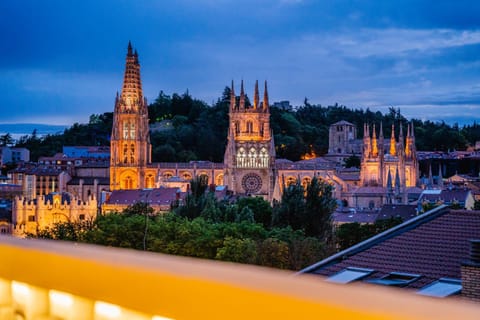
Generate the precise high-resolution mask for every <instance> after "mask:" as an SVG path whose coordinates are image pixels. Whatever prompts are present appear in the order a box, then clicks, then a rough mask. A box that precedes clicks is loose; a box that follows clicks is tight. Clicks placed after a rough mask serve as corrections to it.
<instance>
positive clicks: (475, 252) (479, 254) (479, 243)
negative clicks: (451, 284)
mask: <svg viewBox="0 0 480 320" xmlns="http://www.w3.org/2000/svg"><path fill="white" fill-rule="evenodd" d="M470 259H471V260H472V262H474V263H479V264H480V240H470Z"/></svg>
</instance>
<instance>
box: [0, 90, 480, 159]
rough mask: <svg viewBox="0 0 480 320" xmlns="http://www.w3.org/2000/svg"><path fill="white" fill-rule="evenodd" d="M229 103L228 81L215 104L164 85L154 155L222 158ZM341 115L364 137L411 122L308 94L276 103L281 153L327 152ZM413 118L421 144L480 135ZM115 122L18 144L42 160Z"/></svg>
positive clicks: (443, 145)
mask: <svg viewBox="0 0 480 320" xmlns="http://www.w3.org/2000/svg"><path fill="white" fill-rule="evenodd" d="M247 98H248V97H247ZM229 103H230V88H228V87H226V88H225V89H224V91H223V93H222V95H221V97H220V98H219V99H218V100H217V102H216V103H214V104H213V105H211V106H209V105H208V104H206V103H205V102H203V101H200V100H198V99H195V98H193V97H192V96H190V95H189V94H188V92H186V93H184V94H182V95H179V94H176V93H174V94H172V95H171V96H169V95H167V94H165V93H164V92H163V91H161V92H160V94H159V96H158V97H157V99H155V101H154V102H153V103H152V104H150V106H149V115H150V122H151V123H152V124H153V123H157V124H158V123H160V124H162V123H164V124H165V126H160V129H158V130H155V131H153V132H152V134H151V141H152V146H153V155H152V157H153V160H154V161H155V162H161V161H190V160H211V161H215V162H221V161H222V160H223V155H224V151H225V145H226V136H227V129H228V107H229ZM247 104H248V99H247ZM340 120H346V121H349V122H351V123H353V124H355V125H356V126H357V128H358V137H359V138H361V137H362V136H363V130H362V129H361V128H363V124H364V123H376V124H377V125H378V124H379V123H380V122H381V123H382V124H383V129H384V135H385V136H386V137H389V136H390V130H391V125H392V123H395V125H396V126H397V128H398V124H399V123H400V122H402V123H403V124H404V126H405V123H406V121H407V119H405V118H404V117H403V116H402V115H401V113H400V110H398V109H395V108H390V109H389V112H388V113H386V114H382V113H381V112H379V111H377V112H372V111H370V110H369V109H368V108H367V109H355V110H352V109H349V108H347V107H345V106H339V105H333V106H327V107H324V106H321V105H312V104H310V103H309V102H308V100H307V99H305V102H304V105H302V106H299V107H297V108H294V109H291V110H288V109H280V108H275V107H271V127H272V130H273V133H274V138H275V145H276V152H277V157H279V158H287V159H290V160H299V159H300V158H301V156H302V155H304V154H306V153H311V152H314V153H315V154H317V155H322V154H325V153H326V152H327V149H328V129H329V126H330V125H331V124H332V123H335V122H337V121H340ZM413 123H414V126H415V136H416V142H417V149H418V150H432V151H434V150H438V151H447V150H454V149H455V150H464V149H465V148H466V147H467V146H469V145H474V144H475V142H476V141H480V125H479V124H477V123H473V124H470V125H466V126H463V127H462V128H460V127H459V126H458V125H453V126H450V125H448V124H446V123H443V122H431V121H428V120H427V121H422V120H418V119H414V120H413ZM111 127H112V113H111V112H107V113H104V114H100V115H92V116H91V117H90V121H89V123H88V124H79V123H75V124H74V125H73V126H72V127H70V128H69V129H66V130H65V132H64V133H63V134H56V135H47V136H45V137H38V136H37V135H36V133H35V132H33V133H32V134H31V135H27V136H24V137H21V138H20V139H19V140H18V141H17V143H16V146H18V147H26V148H28V149H30V151H31V158H32V160H33V161H36V160H37V159H38V157H39V156H43V155H44V156H51V155H53V154H55V153H56V152H60V151H61V149H62V146H64V145H108V144H109V137H110V132H111ZM377 130H378V127H377ZM405 133H406V132H404V134H405ZM397 134H398V133H397ZM206 141H208V143H205V142H206ZM11 142H12V141H11V136H10V137H8V136H4V137H3V138H2V139H0V144H10V143H11ZM352 160H353V159H352ZM352 165H353V166H355V164H352Z"/></svg>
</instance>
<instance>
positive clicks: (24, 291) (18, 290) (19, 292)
mask: <svg viewBox="0 0 480 320" xmlns="http://www.w3.org/2000/svg"><path fill="white" fill-rule="evenodd" d="M12 291H13V295H14V296H21V297H24V298H25V297H27V296H28V295H29V294H30V289H29V288H28V285H27V284H25V283H22V282H17V281H12Z"/></svg>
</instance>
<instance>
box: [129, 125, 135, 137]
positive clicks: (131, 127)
mask: <svg viewBox="0 0 480 320" xmlns="http://www.w3.org/2000/svg"><path fill="white" fill-rule="evenodd" d="M130 138H131V139H135V123H132V124H131V125H130Z"/></svg>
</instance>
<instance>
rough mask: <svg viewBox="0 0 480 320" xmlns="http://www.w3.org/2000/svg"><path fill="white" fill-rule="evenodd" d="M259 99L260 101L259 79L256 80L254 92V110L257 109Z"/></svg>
mask: <svg viewBox="0 0 480 320" xmlns="http://www.w3.org/2000/svg"><path fill="white" fill-rule="evenodd" d="M259 101H260V96H259V94H258V80H257V81H255V92H254V94H253V109H254V110H257V108H258V103H259Z"/></svg>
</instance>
